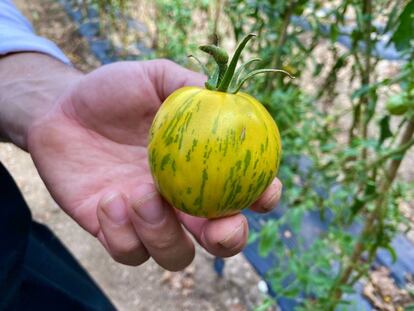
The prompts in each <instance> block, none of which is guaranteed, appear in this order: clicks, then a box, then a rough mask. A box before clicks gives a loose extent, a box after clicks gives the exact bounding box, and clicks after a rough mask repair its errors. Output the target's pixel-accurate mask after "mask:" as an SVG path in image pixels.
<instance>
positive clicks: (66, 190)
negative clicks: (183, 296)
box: [0, 53, 281, 271]
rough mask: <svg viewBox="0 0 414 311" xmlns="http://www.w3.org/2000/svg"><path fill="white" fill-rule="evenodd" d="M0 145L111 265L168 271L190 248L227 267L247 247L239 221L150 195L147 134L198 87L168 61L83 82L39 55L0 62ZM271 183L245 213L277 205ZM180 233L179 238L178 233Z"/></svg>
mask: <svg viewBox="0 0 414 311" xmlns="http://www.w3.org/2000/svg"><path fill="white" fill-rule="evenodd" d="M0 76H1V77H2V79H0V135H1V137H3V140H6V141H10V142H13V143H15V144H16V145H18V146H19V147H21V148H22V149H24V150H27V151H28V152H30V154H31V156H32V158H33V161H34V163H35V165H36V167H37V169H38V172H39V174H40V176H41V177H42V179H43V181H44V183H45V184H46V186H47V188H48V190H49V192H50V193H51V195H52V196H53V198H54V199H55V200H56V202H57V203H58V204H59V206H60V207H61V208H62V209H63V210H64V211H65V212H66V213H67V214H68V215H70V216H71V217H72V218H73V219H74V220H75V221H76V222H77V223H78V224H79V225H80V226H82V227H83V228H84V229H85V230H86V231H87V232H89V233H90V234H92V235H93V236H95V237H96V238H97V239H99V241H101V243H102V245H103V246H104V247H105V248H106V249H107V251H108V253H109V254H110V255H111V256H112V257H113V258H114V259H115V260H116V261H118V262H120V263H123V264H127V265H139V264H141V263H143V262H145V261H146V260H147V259H148V258H150V257H152V258H153V259H154V260H155V261H156V262H157V263H158V264H159V265H161V266H162V267H164V268H165V269H168V270H172V271H175V270H180V269H183V268H185V267H186V266H187V265H188V264H190V263H191V261H192V259H193V257H194V244H193V240H192V239H191V238H190V236H189V234H192V235H193V237H194V238H195V240H196V241H197V242H198V243H199V244H200V245H201V246H202V247H204V248H205V249H206V250H207V251H209V252H210V253H212V254H214V255H218V256H222V257H227V256H232V255H235V254H237V253H239V252H240V251H241V250H242V248H243V246H244V245H245V243H246V239H247V234H248V226H247V221H246V219H245V218H244V216H243V215H240V214H237V215H233V216H230V217H226V218H220V219H216V220H207V219H202V218H196V217H193V216H189V215H186V214H183V213H181V212H179V211H177V210H175V209H174V208H172V207H171V206H170V205H168V204H167V203H166V202H165V201H164V200H163V199H162V197H161V196H160V194H159V193H158V192H157V191H156V189H155V187H154V185H153V180H152V177H151V175H150V173H149V168H148V160H147V151H146V150H147V139H148V131H149V128H150V125H151V122H152V120H153V118H154V115H155V113H156V112H157V110H158V108H159V107H160V105H161V104H162V102H163V101H164V99H165V98H166V97H167V96H168V95H169V94H170V93H172V92H173V91H174V90H176V89H178V88H180V87H182V86H185V85H202V84H203V82H204V81H205V78H204V77H203V76H201V75H199V74H197V73H194V72H191V71H188V70H186V69H184V68H182V67H180V66H178V65H176V64H174V63H172V62H170V61H166V60H154V61H148V62H123V63H115V64H112V65H108V66H103V67H101V68H99V69H97V70H95V71H93V72H91V73H89V74H86V75H85V74H83V73H80V72H78V71H76V70H75V69H73V68H71V67H68V66H65V65H63V64H61V63H59V62H58V61H56V60H54V59H52V58H50V57H48V56H45V55H41V54H36V53H21V54H13V55H9V56H6V57H3V58H1V59H0ZM280 193H281V184H280V182H279V181H278V180H277V179H275V180H274V181H273V182H272V184H271V185H270V186H269V187H268V189H267V190H266V191H265V192H264V193H263V195H262V196H261V197H260V198H259V200H258V201H256V202H255V203H254V204H253V205H252V207H251V208H252V209H254V210H256V211H258V212H265V211H268V210H270V209H271V208H273V207H274V206H275V204H276V203H277V201H278V199H279V197H280ZM184 228H186V230H184Z"/></svg>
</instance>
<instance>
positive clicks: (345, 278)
mask: <svg viewBox="0 0 414 311" xmlns="http://www.w3.org/2000/svg"><path fill="white" fill-rule="evenodd" d="M413 138H414V117H412V118H411V119H410V121H409V122H408V124H407V126H406V128H405V130H404V133H403V135H402V137H401V140H400V142H399V147H398V148H397V149H401V148H403V147H404V148H405V146H407V144H409V143H410V142H411V141H412V140H413ZM407 150H408V148H405V150H404V151H403V153H404V152H406V151H407ZM402 159H403V156H401V157H399V158H397V159H392V160H391V163H390V164H389V166H388V167H387V170H386V172H385V175H386V176H385V178H384V179H383V180H382V183H381V185H380V186H379V190H378V193H379V194H380V195H379V196H378V199H377V202H376V207H375V209H374V210H373V211H372V212H371V213H370V214H369V215H368V218H367V220H366V221H365V224H364V228H363V230H362V233H361V235H360V237H359V239H358V242H357V243H356V245H355V247H354V251H353V253H352V255H351V257H350V260H349V262H348V266H347V267H345V268H344V269H342V272H341V274H340V275H339V277H338V279H337V281H336V282H335V284H334V285H333V286H332V288H331V291H330V297H332V303H331V304H330V305H329V307H328V308H327V310H329V311H334V310H335V307H336V305H337V304H338V303H339V301H340V299H341V297H342V293H343V292H342V289H341V286H343V285H349V283H350V282H349V280H350V278H351V276H352V273H353V272H354V271H355V270H356V268H357V267H358V266H359V265H360V262H361V255H362V253H363V252H364V250H365V247H364V246H365V241H366V240H367V239H368V238H370V236H371V234H372V231H373V229H374V228H375V224H376V221H377V220H379V221H380V220H381V219H378V218H379V217H381V212H382V209H383V208H384V203H385V199H386V197H387V194H388V191H389V189H390V188H391V185H392V183H393V181H394V179H395V177H396V176H397V172H398V169H399V167H400V165H401V161H402ZM377 248H378V246H377V245H375V246H374V247H372V248H371V249H370V250H369V259H370V260H371V261H372V260H373V258H374V254H375V253H376V250H377ZM359 274H360V275H362V273H361V272H359ZM357 280H358V279H357V278H356V277H354V278H353V279H352V282H351V283H352V284H353V283H355V282H356V281H357ZM352 284H351V285H352Z"/></svg>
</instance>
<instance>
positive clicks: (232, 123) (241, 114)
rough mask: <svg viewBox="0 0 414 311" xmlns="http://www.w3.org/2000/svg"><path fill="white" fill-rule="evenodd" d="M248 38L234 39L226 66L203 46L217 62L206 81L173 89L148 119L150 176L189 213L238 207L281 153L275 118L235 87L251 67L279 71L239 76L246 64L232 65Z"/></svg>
mask: <svg viewBox="0 0 414 311" xmlns="http://www.w3.org/2000/svg"><path fill="white" fill-rule="evenodd" d="M251 37H252V35H249V36H247V37H246V38H245V39H244V40H243V41H242V42H241V43H240V45H239V47H238V48H237V49H236V52H235V55H234V57H233V59H232V60H231V62H230V64H229V65H227V61H228V57H227V53H225V52H224V51H223V50H221V49H220V48H218V47H216V46H203V47H201V49H202V50H203V51H205V52H207V53H209V54H211V55H212V56H213V57H214V59H215V60H216V62H217V66H218V69H217V70H216V71H215V73H214V74H212V75H210V78H209V80H208V81H207V83H206V88H201V87H184V88H181V89H179V90H177V91H175V92H174V93H173V94H171V95H170V96H169V97H168V98H167V99H166V100H165V102H164V103H163V104H162V105H161V108H160V109H159V111H158V113H157V115H156V116H155V118H154V121H153V124H152V127H151V130H150V137H149V145H148V156H149V165H150V168H151V173H152V176H153V179H154V181H155V184H156V186H157V188H158V190H159V192H160V193H161V194H162V196H163V197H164V198H165V199H166V200H167V201H168V202H169V203H170V204H171V205H172V206H174V207H175V208H177V209H180V210H182V211H184V212H186V213H188V214H191V215H195V216H201V217H207V218H216V217H222V216H226V215H231V214H234V213H237V212H239V211H240V210H241V209H244V208H246V207H249V206H250V205H251V204H252V203H253V202H254V201H255V200H257V198H258V197H259V196H260V195H261V194H262V193H263V192H264V190H265V189H266V188H267V187H268V186H269V185H270V183H271V182H272V180H273V179H274V178H275V176H276V174H277V171H278V168H279V163H280V159H281V152H282V148H281V139H280V135H279V131H278V128H277V125H276V123H275V121H274V120H273V118H272V117H271V115H270V114H269V113H268V112H267V110H266V109H265V108H264V107H263V105H261V104H260V103H259V102H258V101H257V100H256V99H255V98H253V97H252V96H250V95H248V94H245V93H242V92H239V89H240V87H241V85H242V84H243V83H244V81H246V80H247V79H248V78H250V77H252V76H254V75H255V74H257V73H262V72H270V71H279V70H270V69H262V70H256V71H252V72H250V73H247V74H246V75H245V77H244V78H240V77H239V75H240V73H241V72H242V71H243V70H244V69H245V68H243V67H242V69H243V70H238V71H235V69H236V68H235V67H236V64H237V59H238V58H239V55H240V52H241V50H242V49H243V47H244V45H245V44H246V43H247V41H248V40H249V39H250V38H251ZM254 60H257V59H254ZM254 60H252V61H251V62H250V63H252V62H253V61H254ZM242 66H243V65H242ZM244 67H246V66H244Z"/></svg>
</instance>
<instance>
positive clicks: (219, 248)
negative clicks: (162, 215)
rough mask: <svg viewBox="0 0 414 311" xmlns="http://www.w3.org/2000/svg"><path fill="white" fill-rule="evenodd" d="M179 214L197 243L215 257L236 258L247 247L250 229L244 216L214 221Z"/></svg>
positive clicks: (237, 215)
mask: <svg viewBox="0 0 414 311" xmlns="http://www.w3.org/2000/svg"><path fill="white" fill-rule="evenodd" d="M177 214H178V217H179V218H180V220H181V222H182V223H183V224H184V226H185V227H186V228H187V230H188V231H189V232H191V234H193V236H194V237H195V238H196V240H197V242H198V243H199V244H200V245H201V246H202V247H204V248H205V249H206V250H207V251H208V252H209V253H211V254H213V255H215V256H220V257H230V256H234V255H236V254H238V253H239V252H241V251H242V249H243V247H244V246H245V245H246V242H247V236H248V233H249V228H248V224H247V220H246V217H244V216H243V215H242V214H236V215H233V216H228V217H225V218H219V219H213V220H209V219H205V218H199V217H194V216H191V215H188V214H185V213H183V212H180V211H178V212H177Z"/></svg>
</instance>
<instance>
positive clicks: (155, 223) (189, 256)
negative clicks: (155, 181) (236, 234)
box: [128, 184, 195, 271]
mask: <svg viewBox="0 0 414 311" xmlns="http://www.w3.org/2000/svg"><path fill="white" fill-rule="evenodd" d="M128 212H129V215H130V219H131V222H132V224H133V226H134V228H135V231H136V232H137V234H138V236H139V237H140V239H141V241H142V243H143V244H144V245H145V248H146V249H147V250H148V253H149V254H150V255H151V257H152V258H154V260H155V261H156V262H157V263H158V264H159V265H160V266H162V267H164V268H165V269H167V270H171V271H178V270H182V269H184V268H185V267H186V266H188V265H189V264H190V263H191V262H192V260H193V258H194V253H195V250H194V245H193V242H192V241H191V239H190V237H189V236H188V235H187V234H186V233H185V232H184V230H183V228H182V227H181V224H180V223H179V222H178V220H177V217H176V215H175V213H174V211H173V209H172V208H171V207H170V206H168V205H167V204H166V203H165V202H164V201H163V200H162V199H161V197H160V195H159V193H158V192H157V190H156V189H155V187H154V185H151V184H143V185H141V186H140V187H138V188H137V189H136V190H135V191H134V192H133V193H132V194H131V196H130V204H129V208H128Z"/></svg>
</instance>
